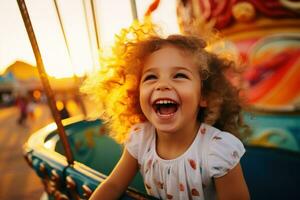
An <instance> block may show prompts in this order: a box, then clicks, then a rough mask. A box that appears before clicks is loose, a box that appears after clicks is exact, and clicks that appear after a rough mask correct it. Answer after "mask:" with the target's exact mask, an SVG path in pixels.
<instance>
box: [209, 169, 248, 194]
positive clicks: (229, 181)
mask: <svg viewBox="0 0 300 200" xmlns="http://www.w3.org/2000/svg"><path fill="white" fill-rule="evenodd" d="M214 181H215V186H216V190H217V196H218V199H219V200H248V199H250V195H249V191H248V187H247V184H246V182H245V179H244V175H243V172H242V168H241V165H240V164H237V165H236V166H235V167H234V168H233V169H231V170H230V171H229V172H228V173H227V174H226V175H224V176H222V177H219V178H215V179H214Z"/></svg>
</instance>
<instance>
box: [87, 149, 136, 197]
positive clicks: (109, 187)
mask: <svg viewBox="0 0 300 200" xmlns="http://www.w3.org/2000/svg"><path fill="white" fill-rule="evenodd" d="M137 170H138V162H137V160H136V159H135V158H134V157H132V156H131V155H130V153H129V152H128V151H127V150H126V149H124V152H123V155H122V157H121V159H120V160H119V162H118V164H117V165H116V167H115V168H114V170H113V171H112V172H111V173H110V175H109V176H108V177H107V179H106V180H105V181H104V182H103V183H101V184H100V185H99V186H98V187H97V188H96V190H95V192H94V193H93V194H92V196H91V198H90V200H96V199H97V200H101V199H105V200H112V199H119V198H120V196H121V195H122V194H123V192H124V191H125V190H126V189H127V187H128V185H129V184H130V182H131V180H132V179H133V177H134V176H135V174H136V172H137Z"/></svg>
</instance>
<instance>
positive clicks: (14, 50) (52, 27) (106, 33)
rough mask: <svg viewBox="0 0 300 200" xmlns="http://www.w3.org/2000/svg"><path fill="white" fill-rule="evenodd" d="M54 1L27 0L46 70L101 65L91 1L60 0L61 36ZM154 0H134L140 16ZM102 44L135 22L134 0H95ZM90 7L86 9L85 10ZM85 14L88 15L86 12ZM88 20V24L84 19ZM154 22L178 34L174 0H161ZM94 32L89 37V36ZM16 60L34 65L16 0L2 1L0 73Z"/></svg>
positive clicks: (63, 72) (65, 72)
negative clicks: (133, 13) (132, 3)
mask: <svg viewBox="0 0 300 200" xmlns="http://www.w3.org/2000/svg"><path fill="white" fill-rule="evenodd" d="M54 2H55V0H26V1H25V3H26V6H27V9H28V12H29V15H30V18H31V22H32V25H33V29H34V32H35V35H36V38H37V41H38V45H39V49H40V52H41V55H42V59H43V62H44V65H45V68H46V72H47V73H48V74H49V75H51V76H55V77H57V78H60V77H70V76H73V74H74V73H75V74H77V75H84V74H86V73H91V72H93V70H94V69H96V68H97V67H99V63H98V49H97V42H96V36H95V35H96V34H95V29H94V26H93V21H92V19H93V17H92V12H91V4H90V2H91V1H90V0H56V2H57V5H58V9H59V12H60V15H61V19H62V23H63V27H64V29H65V33H66V38H67V43H68V46H69V51H68V48H67V45H66V42H65V40H64V37H63V32H62V30H61V27H60V24H59V20H58V14H57V12H56V9H55V3H54ZM152 2H153V0H136V6H137V10H138V17H139V19H142V18H143V14H144V13H145V11H146V9H147V8H148V6H149V5H150V4H151V3H152ZM94 6H95V8H96V19H97V29H98V31H99V32H98V34H99V37H100V43H101V46H102V47H106V46H109V45H110V44H112V42H113V38H114V35H115V34H116V33H118V32H119V31H120V29H121V28H123V27H128V26H129V25H130V24H131V22H132V19H133V17H132V13H131V6H130V0H109V1H108V0H94ZM84 11H86V12H84ZM85 13H86V14H85ZM86 19H87V21H88V22H87V23H86ZM153 21H154V22H155V23H157V24H158V25H160V26H161V27H162V28H163V31H164V32H165V33H166V34H171V33H178V32H179V29H178V26H177V19H176V0H161V2H160V5H159V7H158V9H157V10H156V11H155V12H154V14H153ZM89 36H90V37H89ZM16 60H20V61H24V62H27V63H29V64H31V65H36V62H35V58H34V54H33V52H32V48H31V45H30V42H29V39H28V36H27V33H26V29H25V26H24V23H23V20H22V17H21V14H20V11H19V7H18V4H17V1H16V0H0V74H2V73H4V71H5V69H6V68H7V67H8V66H9V65H10V64H12V63H14V62H15V61H16Z"/></svg>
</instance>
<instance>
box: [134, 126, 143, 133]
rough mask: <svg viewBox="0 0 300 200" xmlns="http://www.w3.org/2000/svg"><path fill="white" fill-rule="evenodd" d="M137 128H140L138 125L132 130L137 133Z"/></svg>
mask: <svg viewBox="0 0 300 200" xmlns="http://www.w3.org/2000/svg"><path fill="white" fill-rule="evenodd" d="M139 130H141V128H140V127H135V128H134V129H133V131H134V132H136V133H139V132H138V131H139Z"/></svg>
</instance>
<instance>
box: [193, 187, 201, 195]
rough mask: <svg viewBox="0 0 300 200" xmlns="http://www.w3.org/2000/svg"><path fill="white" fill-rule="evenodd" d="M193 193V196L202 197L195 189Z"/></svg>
mask: <svg viewBox="0 0 300 200" xmlns="http://www.w3.org/2000/svg"><path fill="white" fill-rule="evenodd" d="M191 193H192V196H200V193H199V192H198V190H196V189H195V188H193V189H192V191H191Z"/></svg>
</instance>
